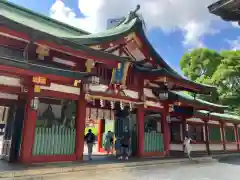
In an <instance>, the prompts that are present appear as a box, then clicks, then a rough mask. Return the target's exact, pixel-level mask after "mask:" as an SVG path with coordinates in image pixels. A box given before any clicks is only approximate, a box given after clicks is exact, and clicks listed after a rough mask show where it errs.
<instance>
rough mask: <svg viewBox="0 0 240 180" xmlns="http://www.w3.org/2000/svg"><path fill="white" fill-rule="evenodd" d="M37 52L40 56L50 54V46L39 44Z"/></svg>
mask: <svg viewBox="0 0 240 180" xmlns="http://www.w3.org/2000/svg"><path fill="white" fill-rule="evenodd" d="M36 53H37V54H38V55H40V56H49V48H48V47H47V46H38V47H37V49H36Z"/></svg>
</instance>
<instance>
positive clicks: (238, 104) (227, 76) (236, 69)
mask: <svg viewBox="0 0 240 180" xmlns="http://www.w3.org/2000/svg"><path fill="white" fill-rule="evenodd" d="M220 55H221V56H222V58H223V59H222V60H221V64H220V65H219V66H218V68H217V69H216V71H215V73H214V74H213V76H212V82H213V83H214V84H215V85H216V86H217V87H218V92H219V94H220V96H219V99H220V102H221V103H222V104H226V105H229V106H230V107H231V108H232V110H233V111H235V112H236V113H239V114H240V51H222V52H220Z"/></svg>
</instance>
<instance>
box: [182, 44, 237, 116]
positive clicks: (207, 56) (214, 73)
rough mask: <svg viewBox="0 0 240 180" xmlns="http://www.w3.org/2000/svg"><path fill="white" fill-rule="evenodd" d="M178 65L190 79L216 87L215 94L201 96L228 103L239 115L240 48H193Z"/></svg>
mask: <svg viewBox="0 0 240 180" xmlns="http://www.w3.org/2000/svg"><path fill="white" fill-rule="evenodd" d="M180 67H181V70H182V72H183V74H184V76H186V77H188V78H189V79H190V80H193V81H195V82H198V83H203V84H210V85H215V86H216V87H217V90H218V93H217V94H214V95H213V96H211V97H209V96H208V97H206V96H201V98H203V99H205V100H206V99H207V100H209V101H211V102H217V103H220V104H224V105H228V106H230V107H231V108H232V111H234V112H235V113H236V114H239V115H240V50H238V51H229V50H228V51H221V52H216V51H214V50H209V49H203V48H201V49H195V50H193V51H191V52H188V53H186V54H184V56H183V57H182V59H181V61H180Z"/></svg>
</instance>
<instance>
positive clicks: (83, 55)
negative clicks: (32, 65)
mask: <svg viewBox="0 0 240 180" xmlns="http://www.w3.org/2000/svg"><path fill="white" fill-rule="evenodd" d="M0 32H2V33H4V34H7V35H10V36H13V37H16V38H18V39H22V40H23V41H27V42H30V41H31V38H30V37H29V36H28V35H27V34H26V33H20V32H16V31H13V30H11V29H9V28H7V27H4V26H0ZM35 44H37V45H42V46H47V47H49V48H50V49H52V50H55V51H58V52H62V53H64V54H68V55H71V56H75V57H78V58H84V59H93V60H96V61H100V62H103V63H106V64H107V65H108V66H111V67H114V68H116V67H117V66H118V62H117V61H114V59H113V60H106V59H104V58H102V57H100V56H97V55H93V54H89V53H87V52H85V51H83V50H73V49H72V48H71V47H67V46H63V45H58V44H55V43H53V42H48V41H46V40H38V41H36V42H35Z"/></svg>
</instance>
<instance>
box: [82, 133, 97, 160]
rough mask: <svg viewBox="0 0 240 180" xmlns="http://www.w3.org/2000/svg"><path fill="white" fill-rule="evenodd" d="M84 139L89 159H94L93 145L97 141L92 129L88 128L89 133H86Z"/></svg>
mask: <svg viewBox="0 0 240 180" xmlns="http://www.w3.org/2000/svg"><path fill="white" fill-rule="evenodd" d="M84 140H85V142H86V143H87V149H88V159H89V160H92V151H93V145H94V143H95V135H94V134H93V133H92V130H91V129H89V130H88V133H87V134H86V135H85V137H84Z"/></svg>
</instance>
